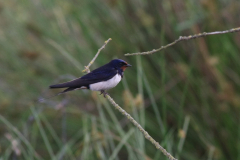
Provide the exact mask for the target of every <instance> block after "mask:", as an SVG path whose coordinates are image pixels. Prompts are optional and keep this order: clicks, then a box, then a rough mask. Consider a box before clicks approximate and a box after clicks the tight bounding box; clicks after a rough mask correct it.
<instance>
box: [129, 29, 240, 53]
mask: <svg viewBox="0 0 240 160" xmlns="http://www.w3.org/2000/svg"><path fill="white" fill-rule="evenodd" d="M239 31H240V27H238V28H233V29H230V30H226V31H216V32H208V33H207V32H203V33H199V34H195V35H190V36H180V37H179V38H178V39H177V40H175V41H174V42H172V43H169V44H167V45H165V46H161V47H160V48H158V49H153V50H151V51H147V52H137V53H127V54H125V56H135V55H147V54H153V53H156V52H158V51H161V50H163V49H166V48H168V47H170V46H173V45H175V44H176V43H178V42H180V41H186V40H190V39H195V38H200V37H205V36H209V35H215V34H225V33H232V32H239Z"/></svg>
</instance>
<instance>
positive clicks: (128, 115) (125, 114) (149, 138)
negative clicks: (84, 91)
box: [83, 38, 177, 160]
mask: <svg viewBox="0 0 240 160" xmlns="http://www.w3.org/2000/svg"><path fill="white" fill-rule="evenodd" d="M110 40H112V39H111V38H109V39H108V40H107V41H105V43H104V45H103V46H102V47H101V48H100V49H99V50H98V52H97V54H96V55H95V56H94V58H93V59H92V61H91V62H90V63H89V64H88V65H87V66H85V70H83V72H87V73H89V72H90V69H89V67H90V66H91V65H92V64H93V63H94V61H95V60H96V58H97V56H98V55H99V53H100V51H101V50H102V49H103V48H104V47H105V46H106V45H107V43H108V42H109V41H110ZM106 98H107V99H108V100H109V101H110V103H111V104H112V105H113V106H114V107H115V108H116V109H117V110H118V111H119V112H121V113H122V114H123V115H124V116H125V117H127V119H128V120H130V122H132V123H133V124H134V125H135V126H136V127H137V128H138V129H139V130H140V131H141V132H142V134H143V135H144V137H145V138H146V139H147V140H149V141H150V142H151V143H152V144H153V145H154V146H155V147H156V148H157V149H158V150H160V151H161V152H162V153H163V154H164V155H165V156H167V157H168V159H170V160H177V159H176V158H174V157H173V156H172V155H171V154H170V153H168V152H167V151H166V149H164V148H163V147H162V146H161V145H160V144H159V143H158V142H156V141H155V140H154V139H153V138H152V137H151V136H150V135H149V134H148V132H147V131H145V130H144V129H143V128H142V126H141V125H140V124H139V123H138V122H137V121H135V120H134V119H133V118H132V116H131V115H130V114H128V113H127V112H126V111H125V110H124V109H122V108H121V107H120V106H119V105H118V104H117V103H116V102H115V101H114V100H113V99H112V97H110V95H109V94H107V95H106Z"/></svg>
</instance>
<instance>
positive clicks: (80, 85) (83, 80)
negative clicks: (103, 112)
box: [49, 59, 131, 97]
mask: <svg viewBox="0 0 240 160" xmlns="http://www.w3.org/2000/svg"><path fill="white" fill-rule="evenodd" d="M127 67H131V65H130V64H128V63H127V62H125V61H124V60H121V59H114V60H112V61H110V62H109V63H107V64H105V65H103V66H101V67H99V68H97V69H95V70H93V71H92V72H90V73H88V74H86V75H84V76H82V77H80V78H77V79H74V80H72V81H69V82H65V83H61V84H54V85H51V86H49V88H51V89H53V88H66V89H65V90H64V91H62V92H60V93H58V95H59V94H62V93H65V92H69V91H73V90H77V89H90V90H92V91H100V94H103V95H104V97H105V95H106V94H107V93H106V90H108V89H111V88H113V87H115V86H116V85H117V84H118V83H119V82H120V81H121V79H122V78H123V72H124V71H125V69H126V68H127Z"/></svg>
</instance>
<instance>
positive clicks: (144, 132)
mask: <svg viewBox="0 0 240 160" xmlns="http://www.w3.org/2000/svg"><path fill="white" fill-rule="evenodd" d="M106 98H107V99H108V100H109V101H110V102H111V104H112V105H113V106H114V107H115V108H116V109H117V110H118V111H119V112H121V113H122V114H123V115H124V116H125V117H127V118H128V119H129V120H130V121H131V122H132V123H133V124H134V125H135V126H136V127H137V128H138V129H139V130H140V131H141V132H142V133H143V135H144V137H145V138H146V139H148V140H149V141H150V142H151V143H152V144H153V145H154V146H155V147H156V148H157V149H158V150H160V151H161V152H162V153H163V154H164V155H165V156H167V157H168V159H170V160H177V159H175V158H174V157H173V156H172V155H171V154H170V153H168V152H167V151H166V150H165V149H164V148H163V147H162V146H161V145H160V144H159V143H158V142H156V141H155V140H154V139H153V138H152V137H151V136H150V135H149V134H148V132H147V131H145V130H144V129H143V128H142V126H141V125H140V124H138V122H137V121H135V120H134V119H133V118H132V116H131V115H130V114H128V113H127V112H126V111H125V110H123V109H122V108H121V107H120V106H119V105H118V104H117V103H116V102H115V101H114V100H113V99H112V98H111V97H110V96H109V95H106Z"/></svg>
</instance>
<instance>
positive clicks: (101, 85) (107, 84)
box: [89, 74, 122, 91]
mask: <svg viewBox="0 0 240 160" xmlns="http://www.w3.org/2000/svg"><path fill="white" fill-rule="evenodd" d="M121 79H122V77H121V75H119V74H116V75H115V76H114V77H112V78H111V79H109V80H107V81H102V82H98V83H93V84H90V85H89V89H90V90H93V91H101V90H107V89H111V88H113V87H115V86H116V85H117V84H118V83H119V82H120V81H121Z"/></svg>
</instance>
